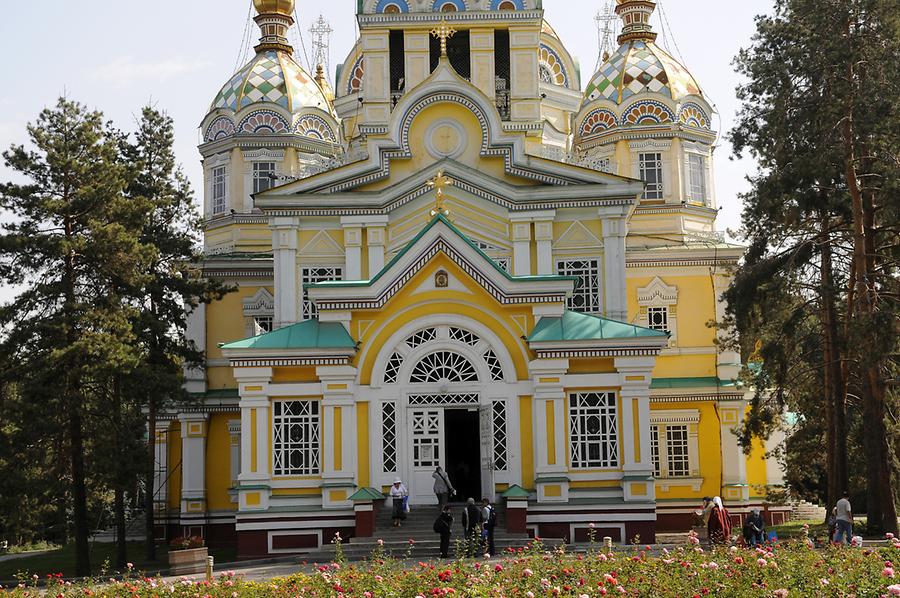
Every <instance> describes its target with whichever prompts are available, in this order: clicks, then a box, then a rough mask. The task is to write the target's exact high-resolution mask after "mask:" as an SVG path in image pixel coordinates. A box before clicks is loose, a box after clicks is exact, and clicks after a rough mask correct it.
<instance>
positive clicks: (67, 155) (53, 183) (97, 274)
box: [0, 98, 148, 575]
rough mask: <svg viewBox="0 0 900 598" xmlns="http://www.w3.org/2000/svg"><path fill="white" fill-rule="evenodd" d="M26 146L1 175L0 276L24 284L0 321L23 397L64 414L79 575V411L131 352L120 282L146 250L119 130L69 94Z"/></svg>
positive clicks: (82, 416)
mask: <svg viewBox="0 0 900 598" xmlns="http://www.w3.org/2000/svg"><path fill="white" fill-rule="evenodd" d="M28 134H29V137H30V141H31V144H32V145H33V149H26V148H25V147H24V146H13V147H12V148H11V149H10V150H9V151H7V152H5V153H4V154H3V155H4V158H5V162H6V165H7V166H8V167H9V168H11V169H12V170H13V171H15V172H17V173H19V174H20V175H21V176H22V177H23V178H24V179H26V181H27V182H25V183H21V184H20V183H7V184H4V185H2V186H0V208H2V209H4V210H6V211H8V213H10V214H11V216H12V218H11V220H10V221H8V222H6V223H4V224H3V227H2V232H0V279H2V280H3V281H4V282H5V283H7V284H17V285H22V287H23V291H22V292H21V293H20V294H19V295H18V296H17V297H16V298H15V299H14V300H13V301H12V302H11V303H9V304H8V305H5V306H3V307H2V308H0V329H2V330H4V331H5V338H4V339H3V341H4V345H5V351H6V352H7V354H8V355H9V357H10V362H9V367H10V369H11V370H12V373H13V375H15V374H16V373H18V374H20V378H21V379H22V380H23V383H22V386H21V389H20V390H21V393H22V397H23V400H25V401H27V402H29V403H31V404H32V405H34V406H36V407H39V408H40V409H42V410H44V411H49V410H56V411H54V412H53V413H47V415H48V416H52V417H55V416H59V417H60V418H61V419H62V420H64V422H65V425H64V428H63V430H64V434H65V447H64V449H63V450H64V451H65V454H66V455H67V463H68V476H69V479H70V480H71V482H70V486H71V510H72V518H73V523H74V535H75V548H76V574H78V575H88V574H90V560H89V551H88V536H89V531H90V523H89V521H88V496H87V494H88V486H87V475H88V474H87V472H86V466H85V452H86V439H85V430H86V418H87V417H88V412H89V409H90V408H91V407H92V401H93V400H94V399H95V397H94V395H93V394H92V390H91V383H92V382H93V381H95V380H96V379H97V378H98V377H99V376H101V375H102V374H104V373H105V372H109V371H111V370H116V369H127V368H129V367H131V366H133V364H134V363H135V359H136V356H135V353H134V335H133V331H132V326H131V321H132V317H133V314H132V313H130V312H129V310H127V309H125V308H123V304H122V302H121V301H120V300H119V299H118V298H117V297H116V296H115V289H116V288H118V287H120V286H121V285H123V284H127V285H129V286H133V287H137V286H140V285H141V284H143V283H142V282H141V277H142V274H141V273H142V272H144V271H145V261H146V260H147V259H148V254H147V252H146V251H145V249H144V247H143V246H142V244H141V243H140V240H139V239H138V236H137V225H138V224H139V223H140V221H141V218H142V216H141V214H140V213H139V212H137V210H136V209H135V206H136V205H137V204H136V203H135V202H132V201H129V200H127V199H126V198H125V196H124V193H123V191H124V188H125V182H126V180H125V170H124V167H123V165H122V163H121V160H120V159H119V151H118V150H119V143H118V136H117V134H116V133H115V132H114V131H112V130H111V129H110V128H109V127H108V126H107V125H104V123H103V117H102V115H101V114H100V113H98V112H92V111H88V110H87V109H86V108H85V107H84V106H82V105H80V104H77V103H75V102H71V101H69V100H67V99H65V98H62V99H60V100H59V102H58V103H57V105H56V106H55V107H54V108H52V109H50V108H48V109H45V110H44V111H42V112H41V114H40V115H39V117H38V119H37V121H36V122H35V123H34V124H31V125H29V126H28Z"/></svg>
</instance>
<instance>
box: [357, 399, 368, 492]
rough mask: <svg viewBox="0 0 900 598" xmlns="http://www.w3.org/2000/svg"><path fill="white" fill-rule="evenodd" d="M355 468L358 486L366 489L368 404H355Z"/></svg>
mask: <svg viewBox="0 0 900 598" xmlns="http://www.w3.org/2000/svg"><path fill="white" fill-rule="evenodd" d="M356 467H357V473H356V475H357V478H358V480H359V485H360V487H362V488H368V487H369V484H370V483H371V480H370V478H369V469H370V464H369V403H357V404H356Z"/></svg>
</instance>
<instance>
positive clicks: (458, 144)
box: [425, 120, 467, 159]
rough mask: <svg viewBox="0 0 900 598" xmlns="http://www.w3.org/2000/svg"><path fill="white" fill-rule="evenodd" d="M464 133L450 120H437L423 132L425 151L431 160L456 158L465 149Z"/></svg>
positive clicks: (465, 139) (463, 130)
mask: <svg viewBox="0 0 900 598" xmlns="http://www.w3.org/2000/svg"><path fill="white" fill-rule="evenodd" d="M466 141H467V137H466V131H465V129H463V128H462V127H461V126H460V124H459V123H458V122H456V121H452V120H439V121H437V122H435V123H433V124H432V125H431V126H430V127H428V130H427V131H426V132H425V149H427V150H428V153H429V154H431V156H432V157H433V158H438V159H440V158H456V157H459V156H460V155H461V154H462V153H463V151H464V150H465V149H466Z"/></svg>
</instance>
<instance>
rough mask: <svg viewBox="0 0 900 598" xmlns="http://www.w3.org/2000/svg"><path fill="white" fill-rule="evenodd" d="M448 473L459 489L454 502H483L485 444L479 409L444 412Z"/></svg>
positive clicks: (455, 486) (454, 485)
mask: <svg viewBox="0 0 900 598" xmlns="http://www.w3.org/2000/svg"><path fill="white" fill-rule="evenodd" d="M444 430H445V443H446V448H445V454H446V455H447V460H446V463H447V473H448V475H449V476H450V481H451V483H452V484H453V487H454V488H456V496H454V497H453V500H454V502H456V501H465V500H466V499H468V498H474V499H475V500H476V501H480V500H481V441H480V437H481V436H480V431H479V424H478V410H477V409H472V410H469V409H447V410H445V411H444Z"/></svg>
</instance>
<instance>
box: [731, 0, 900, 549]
mask: <svg viewBox="0 0 900 598" xmlns="http://www.w3.org/2000/svg"><path fill="white" fill-rule="evenodd" d="M898 61H900V0H824V1H823V0H815V1H814V0H777V2H776V5H775V14H774V15H773V16H771V17H761V18H759V19H758V20H757V34H756V36H755V37H754V40H753V45H752V47H751V48H749V49H748V50H745V51H743V52H742V53H741V54H740V56H739V57H738V60H737V66H738V70H739V71H740V72H741V73H742V74H744V75H745V76H746V77H747V79H748V83H747V84H745V85H743V86H742V87H741V88H739V90H738V94H739V97H740V98H741V99H742V100H743V102H744V107H743V109H742V111H741V113H740V114H739V118H738V123H737V125H736V127H735V128H734V130H733V131H732V133H731V138H732V141H733V142H734V145H735V148H736V151H737V152H741V151H744V150H749V151H750V152H751V153H752V154H753V155H754V157H756V158H757V159H758V160H759V163H760V167H761V169H760V173H759V174H758V175H757V176H756V177H754V179H753V180H752V182H753V189H752V191H751V192H750V193H749V194H748V196H747V197H746V198H745V200H746V204H745V212H744V219H743V220H744V233H745V237H746V238H747V239H748V240H749V241H750V243H751V251H750V252H749V254H748V257H747V260H746V263H745V264H744V266H743V267H742V269H741V271H740V272H739V273H738V275H737V277H736V278H735V283H734V285H733V286H732V289H731V290H730V291H729V293H728V299H729V300H730V301H731V307H730V309H731V313H732V314H733V316H734V318H735V323H736V324H737V327H738V329H740V330H741V332H742V333H743V335H744V338H755V337H756V336H764V337H765V339H764V340H765V341H767V342H764V347H765V350H764V351H763V356H764V357H765V358H766V361H765V364H764V366H763V368H762V370H761V371H760V376H759V378H758V380H757V382H758V388H760V389H763V388H773V389H775V393H774V395H775V398H776V399H781V400H780V401H778V400H776V401H775V403H776V405H775V409H778V408H780V405H781V404H783V403H784V402H785V400H787V399H786V397H787V396H788V395H790V394H792V393H793V394H794V395H795V396H794V397H793V398H794V401H795V404H796V405H800V406H804V407H805V408H806V409H807V411H806V413H805V414H806V415H808V416H809V417H810V418H813V419H815V418H819V417H821V415H822V414H823V413H824V415H825V419H826V425H825V430H826V437H827V439H828V443H827V453H828V467H827V470H828V477H829V492H828V494H829V497H828V500H829V502H833V501H834V500H835V499H836V495H837V494H838V493H839V492H841V491H843V490H845V489H846V487H845V484H846V482H847V479H848V466H847V463H848V454H847V450H846V445H845V444H844V442H845V439H846V435H847V430H848V429H849V426H848V421H847V419H846V417H845V416H846V409H847V408H848V407H849V408H851V409H859V410H860V411H861V416H862V417H863V418H864V420H865V422H866V430H865V433H864V434H863V437H862V440H863V448H864V452H865V455H866V458H865V464H866V467H867V472H866V478H867V492H866V494H867V503H868V504H867V509H866V510H867V514H868V516H869V524H870V526H871V527H873V528H874V529H877V530H880V531H894V532H896V529H897V518H896V511H895V509H894V502H893V497H892V491H891V476H892V474H893V472H892V470H891V465H890V450H889V449H890V447H889V437H888V430H887V423H886V414H887V407H888V405H889V403H890V402H891V401H892V400H895V399H894V398H892V397H891V394H890V392H889V389H888V387H887V384H886V381H887V379H888V378H889V377H890V376H891V372H892V371H895V369H896V363H895V362H894V361H892V360H893V359H895V357H893V356H894V355H896V353H897V346H898V345H897V338H898V335H897V332H898V329H897V323H896V322H897V315H898V313H900V309H898V305H897V297H898V296H897V263H898V262H897V251H898V242H897V239H898V229H897V227H898V220H897V215H898V211H900V210H898V195H897V187H898V179H900V160H898V158H897V147H900V81H898V78H897V77H896V74H895V69H894V67H893V65H895V64H896V63H897V62H898ZM810 338H815V339H817V340H818V341H819V342H817V343H815V344H810V343H809V342H808V341H809V339H810ZM809 376H812V377H813V378H815V379H816V382H817V384H815V385H813V386H812V387H810V386H809V385H808V384H807V382H808V378H809ZM767 383H769V384H771V386H769V387H765V386H762V385H764V384H767ZM819 389H821V390H819ZM810 393H813V394H816V393H818V395H819V400H818V401H815V402H813V401H810V400H808V399H809V398H811V397H810ZM821 395H824V400H823V399H822V398H821ZM851 396H859V397H861V400H860V401H859V404H855V403H852V402H851V399H850V397H851ZM770 398H771V397H770ZM764 402H765V400H764V397H759V398H758V399H757V400H756V401H755V403H754V407H761V406H762V404H763V403H764ZM755 411H756V413H757V414H759V413H761V412H764V411H765V409H756V410H755ZM768 420H771V418H770V417H769V418H766V417H763V418H758V417H751V418H750V419H749V421H750V422H751V426H753V425H757V427H758V428H759V427H760V426H759V425H758V424H759V422H763V424H764V423H765V422H766V421H768ZM754 422H756V424H754ZM761 427H763V428H764V425H762V426H761Z"/></svg>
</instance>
